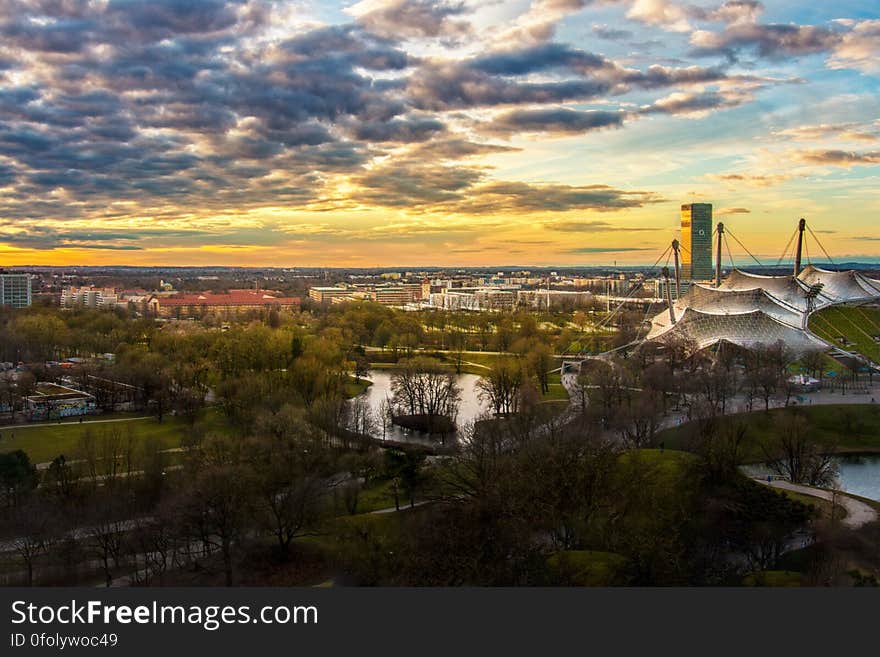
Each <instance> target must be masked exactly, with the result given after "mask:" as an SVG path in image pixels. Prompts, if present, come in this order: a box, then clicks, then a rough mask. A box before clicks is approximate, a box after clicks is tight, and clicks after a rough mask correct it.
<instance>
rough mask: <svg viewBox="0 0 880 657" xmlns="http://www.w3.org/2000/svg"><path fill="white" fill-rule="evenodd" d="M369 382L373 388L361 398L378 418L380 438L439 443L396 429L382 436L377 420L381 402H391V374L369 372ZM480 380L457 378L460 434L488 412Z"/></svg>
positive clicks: (384, 371) (418, 432)
mask: <svg viewBox="0 0 880 657" xmlns="http://www.w3.org/2000/svg"><path fill="white" fill-rule="evenodd" d="M366 378H367V379H369V380H370V381H372V382H373V385H371V386H370V387H369V388H368V389H367V391H366V392H365V393H364V394H363V395H362V397H361V398H362V399H366V400H367V403H368V404H369V405H370V409H371V410H372V412H373V416H374V417H376V418H377V422H376V424H377V429H376V435H377V437H379V438H382V437H384V438H385V439H386V440H395V441H401V442H411V443H425V444H435V443H436V442H437V441H436V440H435V439H432V438H429V437H428V435H427V434H425V433H423V432H420V431H409V430H407V429H403V428H402V427H398V426H393V425H392V426H388V427H386V429H385V431H384V436H383V431H382V428H381V424H380V423H379V421H378V418H379V416H380V414H381V411H382V406H383V403H382V402H383V401H385V400H386V399H388V400H390V399H391V372H389V371H386V370H370V371H369V372H368V373H367V377H366ZM479 380H480V377H479V376H477V375H475V374H460V375H458V376H457V377H456V383H457V384H458V387H459V388H461V403H460V404H459V406H458V417H457V418H456V424H457V425H458V427H459V430H461V429H462V428H464V427H465V426H467V425H468V424H469V423H471V422H473V421H474V420H475V419H476V418H477V417H479V416H481V415H483V414H484V413H485V412H486V411H487V409H488V406H487V405H486V404H485V403H483V402H482V401H480V398H479V396H478V390H477V388H476V385H477V381H479Z"/></svg>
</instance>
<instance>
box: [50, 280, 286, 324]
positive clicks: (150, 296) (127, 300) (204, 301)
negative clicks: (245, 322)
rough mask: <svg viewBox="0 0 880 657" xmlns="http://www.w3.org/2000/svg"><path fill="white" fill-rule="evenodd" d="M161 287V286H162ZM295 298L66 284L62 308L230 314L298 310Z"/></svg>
mask: <svg viewBox="0 0 880 657" xmlns="http://www.w3.org/2000/svg"><path fill="white" fill-rule="evenodd" d="M162 287H165V286H164V285H163V286H162ZM299 305H300V298H299V297H285V296H283V295H282V294H281V293H280V292H277V291H272V290H251V289H241V290H229V291H228V292H222V293H214V292H196V293H179V292H175V291H174V290H173V289H162V290H159V291H154V292H146V291H144V290H116V289H112V288H96V287H66V288H64V289H63V290H62V292H61V307H62V308H92V309H97V310H113V309H116V308H122V309H124V310H131V311H135V312H138V313H140V314H142V315H149V316H154V317H165V318H175V319H192V318H200V317H204V316H206V315H209V314H215V315H222V316H224V317H228V316H233V315H236V314H239V313H242V312H246V311H249V310H271V309H273V308H276V309H279V310H281V309H291V308H293V309H298V308H299Z"/></svg>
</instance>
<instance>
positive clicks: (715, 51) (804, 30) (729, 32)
mask: <svg viewBox="0 0 880 657" xmlns="http://www.w3.org/2000/svg"><path fill="white" fill-rule="evenodd" d="M841 40H842V37H841V35H840V34H839V33H838V32H835V31H833V30H831V29H828V28H825V27H817V26H814V25H789V24H766V25H764V24H757V23H744V24H735V25H731V26H729V27H727V28H726V29H725V30H723V31H721V32H709V31H705V30H698V31H696V32H694V33H692V34H691V45H692V46H693V54H694V55H697V56H712V55H724V56H726V57H728V58H729V59H736V57H737V56H738V54H739V52H740V51H742V50H754V52H755V53H756V54H757V55H759V56H761V57H768V58H771V59H781V58H783V57H789V56H793V55H811V54H815V53H822V52H827V51H829V50H831V49H832V48H834V47H835V46H836V45H838V44H839V43H840V42H841Z"/></svg>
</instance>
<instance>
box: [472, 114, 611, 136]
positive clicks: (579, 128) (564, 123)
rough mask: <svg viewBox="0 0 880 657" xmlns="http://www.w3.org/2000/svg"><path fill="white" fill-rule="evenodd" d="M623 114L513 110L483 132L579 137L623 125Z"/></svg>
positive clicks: (499, 117)
mask: <svg viewBox="0 0 880 657" xmlns="http://www.w3.org/2000/svg"><path fill="white" fill-rule="evenodd" d="M625 116H626V114H625V113H624V112H607V111H578V110H572V109H565V108H551V109H540V110H513V111H510V112H506V113H504V114H501V115H499V116H498V117H496V118H495V119H494V120H493V121H492V122H491V123H490V124H489V125H488V126H486V128H485V131H486V132H489V133H496V134H514V133H518V132H545V133H552V134H560V135H563V134H580V133H584V132H590V131H593V130H601V129H603V128H619V127H621V126H622V125H623V121H624V118H625Z"/></svg>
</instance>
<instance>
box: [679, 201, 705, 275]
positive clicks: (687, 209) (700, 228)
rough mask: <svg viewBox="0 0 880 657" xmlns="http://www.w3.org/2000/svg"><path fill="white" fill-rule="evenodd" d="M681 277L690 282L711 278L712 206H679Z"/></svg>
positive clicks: (689, 204)
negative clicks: (682, 247)
mask: <svg viewBox="0 0 880 657" xmlns="http://www.w3.org/2000/svg"><path fill="white" fill-rule="evenodd" d="M681 243H682V245H683V246H684V249H682V252H681V277H682V278H683V279H685V280H691V281H707V280H709V279H711V278H712V276H713V270H712V204H711V203H688V204H686V205H682V206H681Z"/></svg>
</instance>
